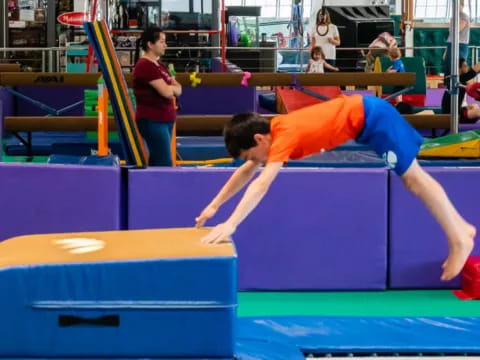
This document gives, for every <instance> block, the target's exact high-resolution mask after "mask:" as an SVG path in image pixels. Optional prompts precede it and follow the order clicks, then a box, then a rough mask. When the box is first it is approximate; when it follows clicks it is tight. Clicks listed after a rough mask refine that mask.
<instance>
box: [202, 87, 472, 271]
mask: <svg viewBox="0 0 480 360" xmlns="http://www.w3.org/2000/svg"><path fill="white" fill-rule="evenodd" d="M224 136H225V143H226V146H227V149H228V151H229V152H230V154H231V155H232V156H233V157H240V158H243V159H245V160H246V162H245V163H244V164H243V165H242V166H241V167H239V168H238V169H237V170H236V171H235V172H234V173H233V174H232V176H231V177H230V179H229V180H228V181H227V183H226V184H225V186H224V187H223V188H222V189H221V191H220V192H219V193H218V195H217V196H216V197H215V198H214V199H213V200H212V202H211V203H210V204H209V205H208V206H207V207H206V208H205V209H204V210H203V211H202V213H201V214H200V215H199V216H198V217H197V218H196V226H197V227H201V226H203V224H204V223H205V221H206V220H208V219H209V218H211V217H213V216H214V215H215V213H216V211H217V210H218V208H219V207H220V206H221V205H222V204H223V203H225V202H226V201H227V200H228V199H230V198H231V197H232V196H233V195H234V194H236V193H237V192H238V191H239V190H240V189H241V188H242V187H243V186H244V185H245V184H246V183H247V182H248V181H249V180H250V179H251V178H252V177H253V175H254V174H255V171H256V170H257V168H258V167H259V166H260V165H262V164H265V167H264V168H263V170H262V172H261V173H260V175H259V176H258V177H257V178H256V179H255V180H254V181H253V182H252V183H251V184H250V185H249V186H248V188H247V190H246V192H245V194H244V195H243V198H242V199H241V201H240V203H239V204H238V205H237V207H236V209H235V210H234V212H233V213H232V215H231V216H230V218H229V219H228V220H227V221H226V222H224V223H223V224H219V225H217V226H216V227H215V228H213V229H212V231H211V232H210V233H209V234H207V235H206V236H205V237H204V238H203V239H202V241H203V242H205V243H218V242H221V241H224V240H225V239H226V238H227V237H228V236H230V235H232V234H233V233H234V232H235V230H236V228H237V226H238V225H239V224H240V223H241V222H242V221H243V220H244V219H245V217H246V216H247V215H248V214H249V213H250V212H251V211H252V210H253V209H254V208H255V207H256V206H257V204H258V203H259V202H260V200H261V199H262V198H263V196H264V195H265V194H266V192H267V190H268V188H269V186H270V184H271V183H272V182H273V180H274V179H275V177H276V176H277V174H278V172H279V171H280V169H281V168H282V166H283V164H284V163H285V162H287V161H288V160H289V159H295V160H296V159H300V158H303V157H306V156H309V155H312V154H314V153H317V152H320V151H322V150H323V149H325V150H329V149H333V148H335V147H336V146H338V145H340V144H342V143H344V142H346V141H347V140H350V139H356V140H357V141H358V142H360V143H364V144H369V145H370V146H372V147H373V149H374V150H375V152H376V153H377V154H379V155H380V156H382V157H383V158H384V159H385V160H386V162H387V163H388V165H389V167H390V168H392V169H393V170H394V171H395V172H396V173H397V174H398V175H399V176H401V177H402V180H403V182H404V184H405V186H406V187H407V188H408V189H409V190H410V191H411V192H413V193H414V194H415V195H417V196H418V197H419V198H420V199H421V200H422V201H423V202H424V204H425V205H426V206H427V208H428V209H429V210H430V212H431V213H432V215H433V216H434V217H435V219H436V220H437V221H438V223H439V224H440V225H441V227H442V228H443V230H444V231H445V233H446V235H447V239H448V244H449V247H450V253H449V256H448V258H447V260H446V261H445V262H444V264H443V266H442V267H443V274H442V277H441V279H442V280H450V279H452V278H454V277H455V276H457V275H458V273H459V272H460V271H461V270H462V268H463V265H464V264H465V261H466V259H467V257H468V255H469V254H470V252H471V251H472V249H473V239H474V237H475V234H476V229H475V227H474V226H472V225H471V224H469V223H467V222H466V221H465V220H464V219H463V218H462V217H461V216H460V214H458V212H457V210H456V209H455V208H454V207H453V205H452V203H451V202H450V200H449V199H448V197H447V195H446V194H445V191H444V190H443V188H442V187H441V186H440V184H438V183H437V182H436V181H435V180H434V179H433V178H432V177H431V176H430V175H428V174H427V173H426V172H425V171H423V169H422V168H421V167H420V166H419V164H418V162H417V160H416V155H417V152H418V150H419V147H420V145H421V143H422V142H423V139H422V137H421V136H420V135H419V134H418V133H417V132H416V131H415V130H414V129H413V128H412V127H411V126H410V124H408V123H407V122H406V120H405V119H404V118H403V117H402V116H401V115H400V114H399V113H398V112H397V110H395V108H393V107H392V106H391V105H390V104H389V103H387V102H386V101H384V100H381V99H378V98H375V97H368V96H367V97H362V96H360V95H353V96H340V97H338V98H336V99H333V100H331V101H327V102H324V103H321V104H317V105H313V106H310V107H306V108H303V109H300V110H297V111H294V112H292V113H290V114H287V115H280V116H277V117H275V118H273V119H272V121H271V122H270V123H269V122H268V121H267V120H265V119H263V118H261V117H260V116H259V115H257V114H253V113H246V114H238V115H236V116H234V117H233V119H232V120H231V121H230V123H229V124H227V125H226V127H225V130H224Z"/></svg>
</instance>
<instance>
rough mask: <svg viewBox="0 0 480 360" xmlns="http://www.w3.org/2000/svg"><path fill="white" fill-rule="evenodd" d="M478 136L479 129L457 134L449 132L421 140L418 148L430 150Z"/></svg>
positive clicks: (479, 135)
mask: <svg viewBox="0 0 480 360" xmlns="http://www.w3.org/2000/svg"><path fill="white" fill-rule="evenodd" d="M479 138H480V130H470V131H464V132H460V133H458V134H450V135H446V136H442V137H438V138H434V139H429V140H426V141H424V142H423V144H422V146H421V148H420V150H430V149H434V148H437V147H440V146H447V145H453V144H460V143H463V142H466V141H472V140H477V139H479Z"/></svg>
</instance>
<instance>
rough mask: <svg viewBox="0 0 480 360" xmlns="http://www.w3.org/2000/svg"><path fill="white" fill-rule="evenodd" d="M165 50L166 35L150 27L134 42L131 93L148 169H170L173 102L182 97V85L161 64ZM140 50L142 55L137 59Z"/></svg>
mask: <svg viewBox="0 0 480 360" xmlns="http://www.w3.org/2000/svg"><path fill="white" fill-rule="evenodd" d="M166 48H167V43H166V40H165V33H163V32H162V31H161V30H160V29H156V28H151V29H147V30H145V31H144V32H143V34H142V36H141V37H140V39H139V40H138V41H137V51H136V54H135V59H136V60H137V61H136V64H135V69H134V70H133V92H134V94H135V99H136V102H137V109H136V119H137V124H138V129H139V131H140V134H141V135H142V137H143V138H144V139H145V142H146V143H147V146H148V150H149V165H150V166H172V154H171V150H170V143H171V138H172V130H173V125H174V123H175V120H176V118H177V114H176V112H175V106H174V102H173V101H174V97H175V96H180V95H181V94H182V86H181V85H180V84H179V83H178V82H177V81H176V80H175V79H174V78H173V77H171V76H170V74H169V72H168V68H167V67H166V66H165V65H164V64H162V63H161V62H160V59H161V57H162V56H163V55H164V54H165V50H166ZM140 49H142V50H143V55H142V57H141V58H140V59H139V53H140Z"/></svg>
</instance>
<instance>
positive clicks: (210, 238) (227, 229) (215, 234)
mask: <svg viewBox="0 0 480 360" xmlns="http://www.w3.org/2000/svg"><path fill="white" fill-rule="evenodd" d="M217 210H218V208H217V207H215V206H212V205H208V206H207V207H206V208H205V209H203V211H202V212H201V213H200V215H199V216H197V217H196V218H195V227H197V228H201V227H202V226H203V225H205V222H206V221H207V220H209V219H211V218H212V217H213V216H215V213H216V212H217ZM235 230H236V229H235V227H234V226H232V225H230V224H229V223H228V222H225V223H222V224H218V225H217V226H215V227H214V228H213V229H212V230H211V231H210V232H209V233H208V234H207V235H205V236H204V237H203V238H202V239H201V241H202V242H203V243H204V244H218V243H221V242H224V241H228V237H229V236H230V235H232V234H233V233H234V232H235Z"/></svg>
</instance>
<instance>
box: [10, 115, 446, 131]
mask: <svg viewBox="0 0 480 360" xmlns="http://www.w3.org/2000/svg"><path fill="white" fill-rule="evenodd" d="M264 116H265V117H266V118H267V119H271V118H272V117H273V116H274V115H264ZM230 118H231V115H182V116H179V117H178V119H177V133H178V134H179V135H194V134H198V135H201V134H212V135H214V134H215V135H221V134H222V131H223V126H224V125H225V123H226V122H227V121H228V120H229V119H230ZM405 118H406V119H407V121H408V122H409V123H410V124H412V126H413V127H415V128H416V129H449V128H450V115H405ZM108 120H109V125H108V126H109V129H110V130H112V131H114V130H116V129H117V126H116V123H115V121H114V118H113V117H109V119H108ZM4 128H5V131H12V132H27V131H31V132H39V131H96V130H97V118H96V117H95V116H50V117H42V116H6V117H5V118H4Z"/></svg>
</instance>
